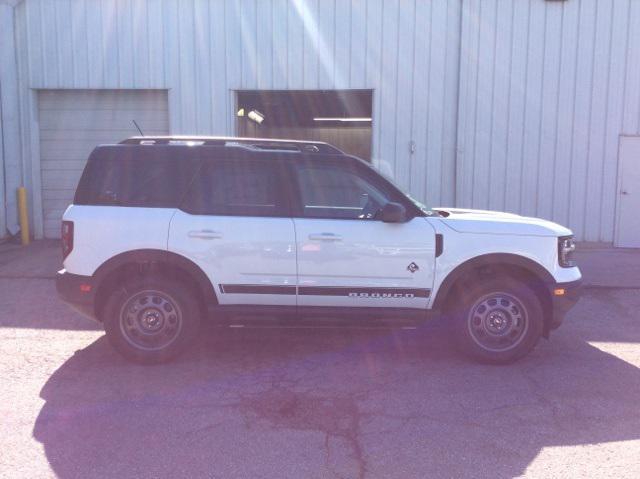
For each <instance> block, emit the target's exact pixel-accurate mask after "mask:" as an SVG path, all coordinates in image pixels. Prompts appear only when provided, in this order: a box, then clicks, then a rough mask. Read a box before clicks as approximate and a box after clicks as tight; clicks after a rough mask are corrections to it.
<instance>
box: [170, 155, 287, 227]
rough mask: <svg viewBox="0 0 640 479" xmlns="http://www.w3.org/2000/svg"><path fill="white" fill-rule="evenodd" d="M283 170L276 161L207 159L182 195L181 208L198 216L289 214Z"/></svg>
mask: <svg viewBox="0 0 640 479" xmlns="http://www.w3.org/2000/svg"><path fill="white" fill-rule="evenodd" d="M281 173H282V170H281V167H280V166H279V163H278V162H276V161H269V159H264V160H250V159H240V158H238V159H234V160H217V161H215V160H214V161H207V162H206V163H205V164H203V166H202V169H201V170H200V173H199V174H198V175H197V178H196V179H195V181H194V182H193V185H192V187H191V189H190V191H189V193H188V194H187V197H186V198H185V202H184V205H183V209H184V210H185V211H188V212H189V213H193V214H201V215H234V216H288V215H289V213H288V208H287V207H286V201H285V194H284V191H283V185H282V182H281V181H280V174H281Z"/></svg>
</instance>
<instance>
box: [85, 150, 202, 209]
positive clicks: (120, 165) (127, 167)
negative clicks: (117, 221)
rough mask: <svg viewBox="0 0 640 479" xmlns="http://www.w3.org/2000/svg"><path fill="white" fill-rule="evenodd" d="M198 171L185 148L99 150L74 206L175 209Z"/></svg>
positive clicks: (90, 161) (89, 163)
mask: <svg viewBox="0 0 640 479" xmlns="http://www.w3.org/2000/svg"><path fill="white" fill-rule="evenodd" d="M197 167H198V162H197V161H196V160H194V159H191V158H189V157H188V153H187V150H186V149H185V148H184V147H162V146H148V147H144V146H142V147H140V146H114V147H102V148H98V149H96V150H95V151H94V152H93V153H92V154H91V157H90V158H89V161H88V163H87V166H86V167H85V170H84V172H83V174H82V178H81V179H80V183H79V185H78V189H77V191H76V196H75V199H74V203H75V204H79V205H104V206H106V205H109V206H142V207H160V208H175V207H178V205H179V204H180V201H181V199H182V197H183V196H184V194H185V193H186V190H187V188H188V186H189V183H190V181H191V180H192V178H193V175H194V173H195V172H196V170H197Z"/></svg>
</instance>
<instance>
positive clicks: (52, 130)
mask: <svg viewBox="0 0 640 479" xmlns="http://www.w3.org/2000/svg"><path fill="white" fill-rule="evenodd" d="M38 108H39V123H40V165H41V169H42V208H43V219H44V236H45V237H46V238H58V237H59V236H60V219H61V217H62V213H63V212H64V210H65V209H66V208H67V206H68V205H69V204H70V203H71V202H72V200H73V195H74V193H75V189H76V186H77V184H78V180H79V179H80V175H81V174H82V170H83V168H84V165H85V163H86V161H87V157H88V156H89V153H91V150H93V148H95V146H96V145H100V144H104V143H117V142H119V141H121V140H123V139H125V138H127V137H129V136H133V135H138V134H139V133H138V131H137V130H136V128H135V126H134V125H133V123H132V120H136V121H137V122H138V124H139V125H140V127H141V128H142V129H143V131H144V133H145V134H147V135H166V134H169V113H168V106H167V92H166V90H42V91H40V92H39V94H38Z"/></svg>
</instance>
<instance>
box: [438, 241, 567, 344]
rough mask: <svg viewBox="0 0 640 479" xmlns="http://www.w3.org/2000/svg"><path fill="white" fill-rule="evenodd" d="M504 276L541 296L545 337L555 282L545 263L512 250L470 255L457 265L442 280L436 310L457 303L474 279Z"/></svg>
mask: <svg viewBox="0 0 640 479" xmlns="http://www.w3.org/2000/svg"><path fill="white" fill-rule="evenodd" d="M496 276H505V277H508V278H511V279H513V280H516V281H520V282H522V283H525V284H526V285H527V286H528V287H529V288H530V289H531V290H532V291H533V292H534V293H535V294H536V296H537V297H538V299H539V300H540V303H541V305H542V310H543V314H544V323H545V329H544V336H545V337H547V336H548V334H549V331H550V323H551V319H552V302H551V294H550V292H549V288H548V285H550V284H553V283H554V282H555V280H554V278H553V276H552V275H551V273H549V271H547V270H546V269H545V268H544V267H543V266H541V265H540V264H539V263H536V262H535V261H533V260H531V259H529V258H526V257H524V256H520V255H516V254H509V253H491V254H486V255H482V256H477V257H475V258H471V259H469V260H467V261H465V262H464V263H462V264H460V265H458V266H457V267H456V268H455V269H453V271H451V272H450V273H449V274H448V275H447V276H446V277H445V279H444V280H443V281H442V283H441V285H440V287H439V288H438V292H437V293H436V297H435V299H434V303H433V309H436V310H440V311H446V310H447V308H448V307H450V305H451V304H453V303H455V299H456V296H457V295H458V294H459V293H460V292H461V291H463V290H464V289H465V288H468V287H469V286H470V284H472V283H473V282H475V281H482V280H484V279H486V278H487V277H496Z"/></svg>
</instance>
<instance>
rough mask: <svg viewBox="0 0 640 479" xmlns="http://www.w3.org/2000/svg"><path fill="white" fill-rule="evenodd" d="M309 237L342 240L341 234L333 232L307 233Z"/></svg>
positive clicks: (311, 238) (312, 238)
mask: <svg viewBox="0 0 640 479" xmlns="http://www.w3.org/2000/svg"><path fill="white" fill-rule="evenodd" d="M309 239H310V240H317V241H342V236H340V235H337V234H334V233H314V234H310V235H309Z"/></svg>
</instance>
